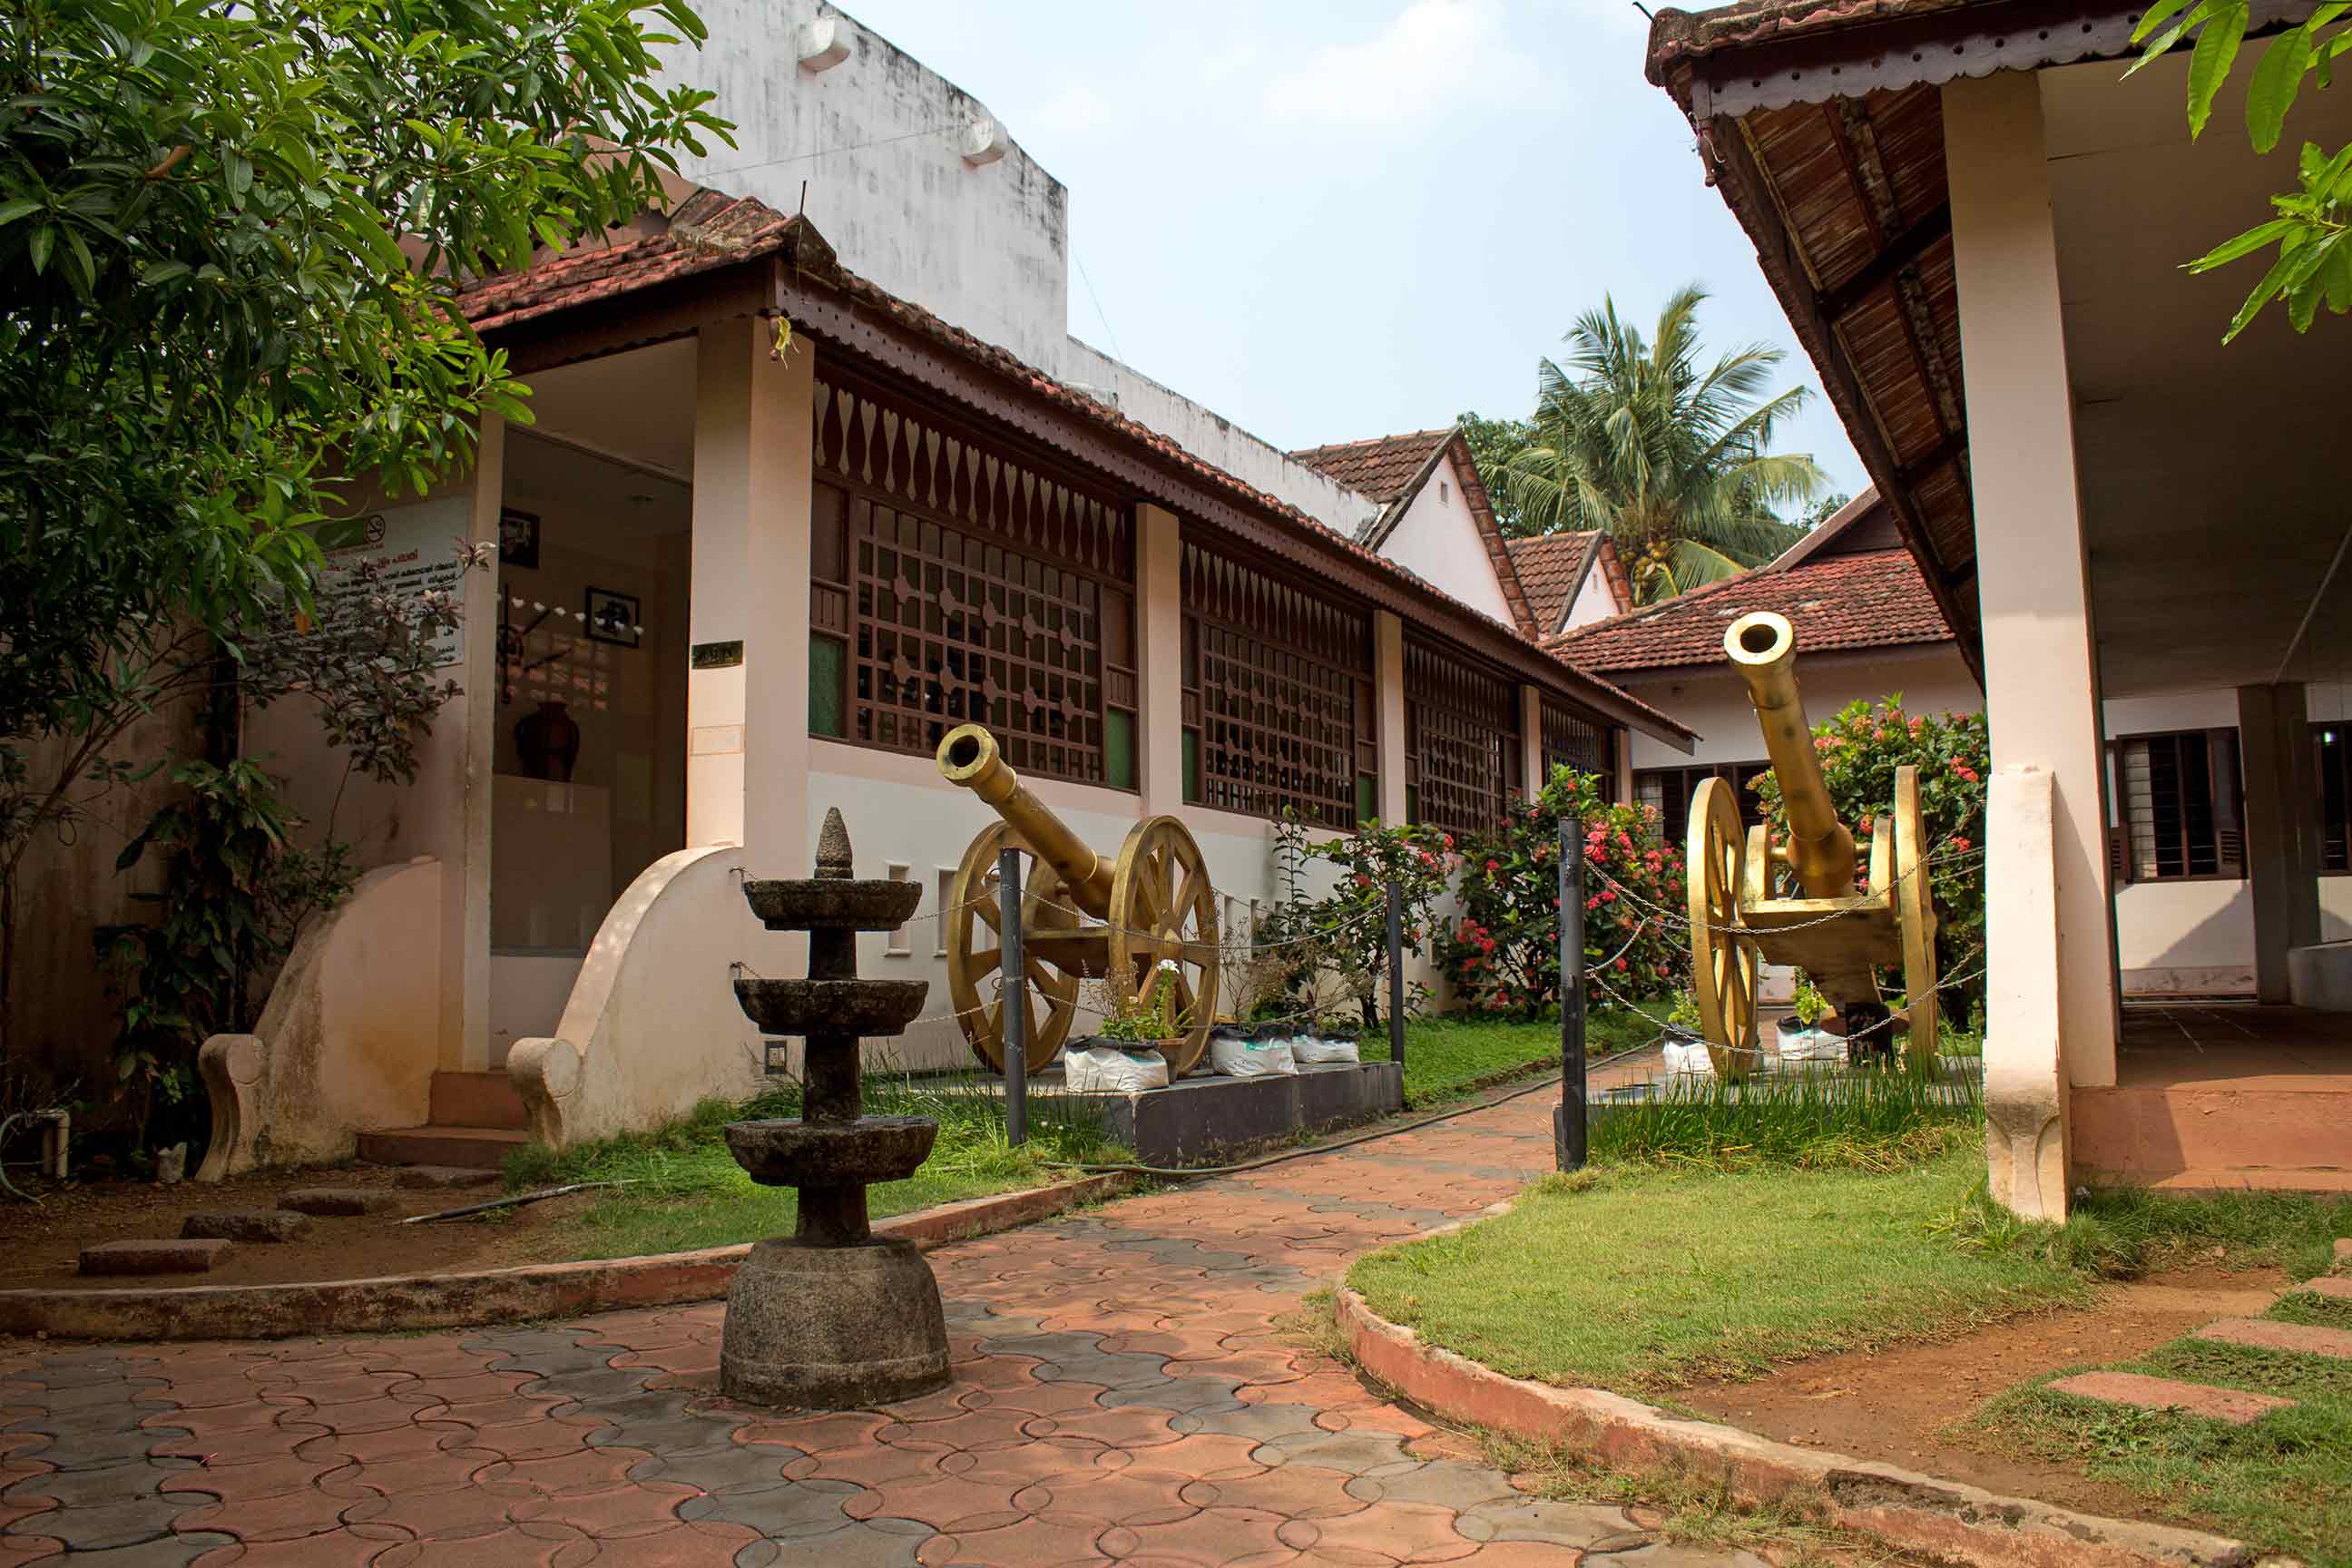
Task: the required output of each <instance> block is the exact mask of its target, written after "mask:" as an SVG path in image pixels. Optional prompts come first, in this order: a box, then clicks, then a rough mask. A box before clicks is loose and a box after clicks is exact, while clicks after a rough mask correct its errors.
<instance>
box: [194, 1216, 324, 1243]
mask: <svg viewBox="0 0 2352 1568" xmlns="http://www.w3.org/2000/svg"><path fill="white" fill-rule="evenodd" d="M180 1234H181V1235H182V1236H183V1237H187V1238H188V1239H190V1240H205V1239H210V1238H215V1237H217V1238H219V1239H221V1240H225V1241H259V1242H281V1241H299V1240H301V1239H302V1238H303V1237H305V1236H308V1235H309V1234H310V1215H306V1214H297V1213H296V1212H295V1211H294V1210H292V1209H210V1210H207V1211H206V1212H205V1213H203V1214H192V1215H189V1216H188V1217H187V1218H186V1219H185V1220H184V1221H183V1222H181V1225H180Z"/></svg>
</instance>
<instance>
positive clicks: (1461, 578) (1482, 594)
mask: <svg viewBox="0 0 2352 1568" xmlns="http://www.w3.org/2000/svg"><path fill="white" fill-rule="evenodd" d="M1381 554H1382V555H1384V556H1386V557H1388V558H1389V559H1390V560H1391V561H1393V562H1395V563H1397V564H1398V565H1400V566H1402V567H1403V568H1405V569H1406V570H1407V571H1409V572H1412V573H1413V574H1416V575H1418V576H1420V577H1422V578H1423V579H1424V580H1425V581H1427V582H1430V583H1433V584H1435V585H1436V586H1438V587H1439V588H1442V589H1444V591H1445V592H1446V593H1449V594H1451V595H1454V597H1455V598H1457V599H1459V600H1461V601H1462V602H1463V603H1464V604H1465V605H1470V606H1471V607H1472V608H1474V609H1478V610H1483V611H1485V612H1486V614H1487V615H1489V616H1494V617H1495V619H1496V620H1498V621H1500V622H1502V623H1503V624H1504V625H1505V626H1509V625H1511V624H1512V622H1511V602H1510V601H1509V600H1508V599H1507V598H1505V597H1504V596H1503V584H1502V583H1501V581H1500V580H1499V579H1497V578H1496V575H1495V561H1494V557H1492V556H1491V555H1489V554H1487V553H1486V536H1485V535H1484V534H1482V533H1480V532H1479V531H1478V520H1477V519H1476V518H1475V517H1474V516H1473V515H1471V511H1470V503H1469V502H1467V501H1465V500H1463V499H1462V476H1461V475H1459V474H1457V473H1455V472H1454V459H1453V458H1450V457H1449V458H1444V459H1443V460H1441V461H1440V462H1439V463H1438V465H1437V471H1436V472H1435V473H1433V474H1432V475H1430V476H1429V482H1428V483H1427V484H1425V485H1423V486H1422V487H1421V493H1420V494H1419V495H1416V496H1414V497H1413V498H1412V504H1411V505H1410V506H1408V507H1406V508H1405V512H1404V516H1403V517H1402V518H1400V519H1399V520H1398V521H1397V525H1396V527H1395V529H1394V530H1393V531H1391V533H1390V534H1389V537H1388V540H1387V542H1385V543H1383V544H1382V545H1381Z"/></svg>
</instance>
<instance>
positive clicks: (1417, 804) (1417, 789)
mask: <svg viewBox="0 0 2352 1568" xmlns="http://www.w3.org/2000/svg"><path fill="white" fill-rule="evenodd" d="M1404 819H1405V820H1406V821H1407V822H1419V821H1420V820H1421V786H1420V785H1419V784H1407V785H1405V786H1404Z"/></svg>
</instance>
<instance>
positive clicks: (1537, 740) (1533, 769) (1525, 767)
mask: <svg viewBox="0 0 2352 1568" xmlns="http://www.w3.org/2000/svg"><path fill="white" fill-rule="evenodd" d="M1543 786H1544V762H1543V688H1541V687H1539V686H1522V687H1520V688H1519V793H1520V794H1522V795H1526V796H1527V797H1528V799H1529V800H1533V799H1535V797H1536V796H1538V795H1541V794H1542V793H1543Z"/></svg>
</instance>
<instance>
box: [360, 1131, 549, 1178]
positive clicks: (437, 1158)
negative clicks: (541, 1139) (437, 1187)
mask: <svg viewBox="0 0 2352 1568" xmlns="http://www.w3.org/2000/svg"><path fill="white" fill-rule="evenodd" d="M528 1142H530V1134H529V1133H528V1132H525V1131H522V1129H520V1128H519V1127H450V1126H445V1125H442V1124H439V1123H434V1124H430V1125H427V1126H424V1127H395V1128H394V1129H392V1130H391V1131H386V1132H362V1133H361V1134H360V1148H359V1155H360V1158H361V1159H362V1160H367V1161H371V1162H373V1163H376V1164H379V1165H463V1166H466V1167H467V1169H469V1170H476V1171H495V1170H497V1169H498V1168H499V1165H500V1164H502V1163H505V1160H506V1157H507V1152H508V1151H509V1150H510V1149H519V1148H520V1147H522V1145H524V1144H525V1143H528Z"/></svg>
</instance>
